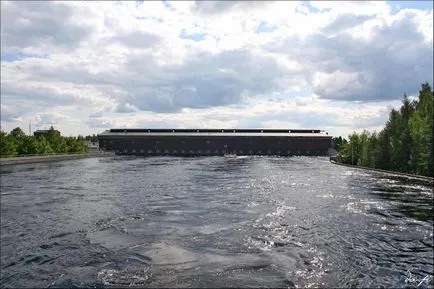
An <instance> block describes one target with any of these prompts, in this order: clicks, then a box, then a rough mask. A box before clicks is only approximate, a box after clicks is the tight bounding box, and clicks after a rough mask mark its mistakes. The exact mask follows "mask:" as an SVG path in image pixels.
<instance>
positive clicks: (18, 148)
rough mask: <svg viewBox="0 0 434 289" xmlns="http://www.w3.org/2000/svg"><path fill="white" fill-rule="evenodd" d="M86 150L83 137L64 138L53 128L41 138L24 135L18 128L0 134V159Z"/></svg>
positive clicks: (83, 151) (84, 151)
mask: <svg viewBox="0 0 434 289" xmlns="http://www.w3.org/2000/svg"><path fill="white" fill-rule="evenodd" d="M88 150H89V149H88V146H87V144H86V141H85V138H84V137H82V136H78V137H64V136H61V135H60V132H59V131H57V130H55V129H54V128H53V127H51V128H50V129H49V130H48V131H47V132H46V133H45V134H44V135H41V136H31V135H26V134H25V133H24V132H23V130H22V129H21V128H19V127H17V128H14V129H13V130H12V131H11V132H10V133H6V132H3V131H1V132H0V156H1V157H12V156H17V155H46V154H66V153H86V152H88Z"/></svg>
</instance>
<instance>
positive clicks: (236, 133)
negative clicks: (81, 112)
mask: <svg viewBox="0 0 434 289" xmlns="http://www.w3.org/2000/svg"><path fill="white" fill-rule="evenodd" d="M331 138H332V137H331V136H329V135H328V134H327V133H325V132H323V131H321V130H316V129H314V130H306V129H110V130H106V131H104V132H103V133H101V134H99V135H98V141H99V148H100V149H101V150H104V151H112V152H115V153H116V154H118V155H142V156H161V155H171V156H216V155H225V154H236V155H280V156H292V155H309V156H326V155H327V154H328V149H329V148H330V147H331Z"/></svg>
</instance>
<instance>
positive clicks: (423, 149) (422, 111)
mask: <svg viewBox="0 0 434 289" xmlns="http://www.w3.org/2000/svg"><path fill="white" fill-rule="evenodd" d="M433 102H434V94H433V90H432V89H431V87H430V86H429V84H428V82H426V83H424V84H422V89H421V90H420V91H419V95H418V99H415V100H410V99H409V98H408V97H407V95H405V94H404V99H403V101H402V106H401V107H400V109H398V110H396V109H392V111H391V112H390V114H389V120H388V121H387V123H386V126H385V128H384V129H383V130H381V131H380V132H378V133H377V132H375V131H374V132H373V133H370V132H368V131H366V130H365V131H363V132H362V133H361V134H358V133H355V132H354V133H353V134H351V135H350V136H349V137H348V138H349V140H348V141H346V140H345V139H344V140H343V141H342V140H341V142H339V140H337V139H333V144H334V145H335V146H336V145H337V144H339V146H340V151H339V161H341V162H343V163H345V164H354V165H358V166H364V167H370V168H378V169H384V170H391V171H397V172H403V173H411V174H418V175H425V176H431V177H433V176H434V172H433V133H434V132H433V118H434V116H433Z"/></svg>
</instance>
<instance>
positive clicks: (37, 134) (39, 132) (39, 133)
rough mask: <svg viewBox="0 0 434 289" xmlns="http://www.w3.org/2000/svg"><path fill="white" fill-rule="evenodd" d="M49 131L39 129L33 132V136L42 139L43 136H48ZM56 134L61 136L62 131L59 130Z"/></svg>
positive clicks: (55, 131)
mask: <svg viewBox="0 0 434 289" xmlns="http://www.w3.org/2000/svg"><path fill="white" fill-rule="evenodd" d="M49 131H50V130H49V129H39V130H36V131H34V132H33V136H34V137H41V136H45V135H47V133H48V132H49ZM53 131H54V133H55V134H58V135H60V131H58V130H53Z"/></svg>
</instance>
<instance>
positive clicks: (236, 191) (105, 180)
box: [1, 157, 434, 288]
mask: <svg viewBox="0 0 434 289" xmlns="http://www.w3.org/2000/svg"><path fill="white" fill-rule="evenodd" d="M1 173H2V174H1V244H2V245H1V284H2V287H5V288H7V287H15V288H16V287H50V288H64V287H97V288H105V287H109V288H112V287H129V286H131V287H237V286H238V287H317V286H323V287H324V286H325V287H401V288H404V287H409V288H416V287H417V285H419V287H418V288H428V287H429V288H432V287H433V281H432V279H433V278H432V277H433V276H434V274H433V262H432V256H433V229H432V225H433V193H432V183H431V184H430V183H428V182H424V181H420V180H417V179H407V178H403V177H396V176H394V175H390V174H388V175H386V174H382V173H377V172H366V171H363V170H356V169H350V168H346V167H340V166H336V165H333V164H330V163H329V162H328V160H327V159H326V158H316V157H291V158H282V157H275V158H273V157H243V158H234V159H226V158H221V157H201V158H169V157H154V158H139V157H105V158H99V159H98V158H94V159H82V160H73V161H64V162H56V163H46V164H43V163H42V164H30V165H19V166H10V167H2V168H1ZM409 274H411V276H410V275H409ZM424 278H425V279H424ZM422 280H424V281H422ZM416 281H417V282H416ZM420 282H422V283H420ZM419 283H420V284H419Z"/></svg>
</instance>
